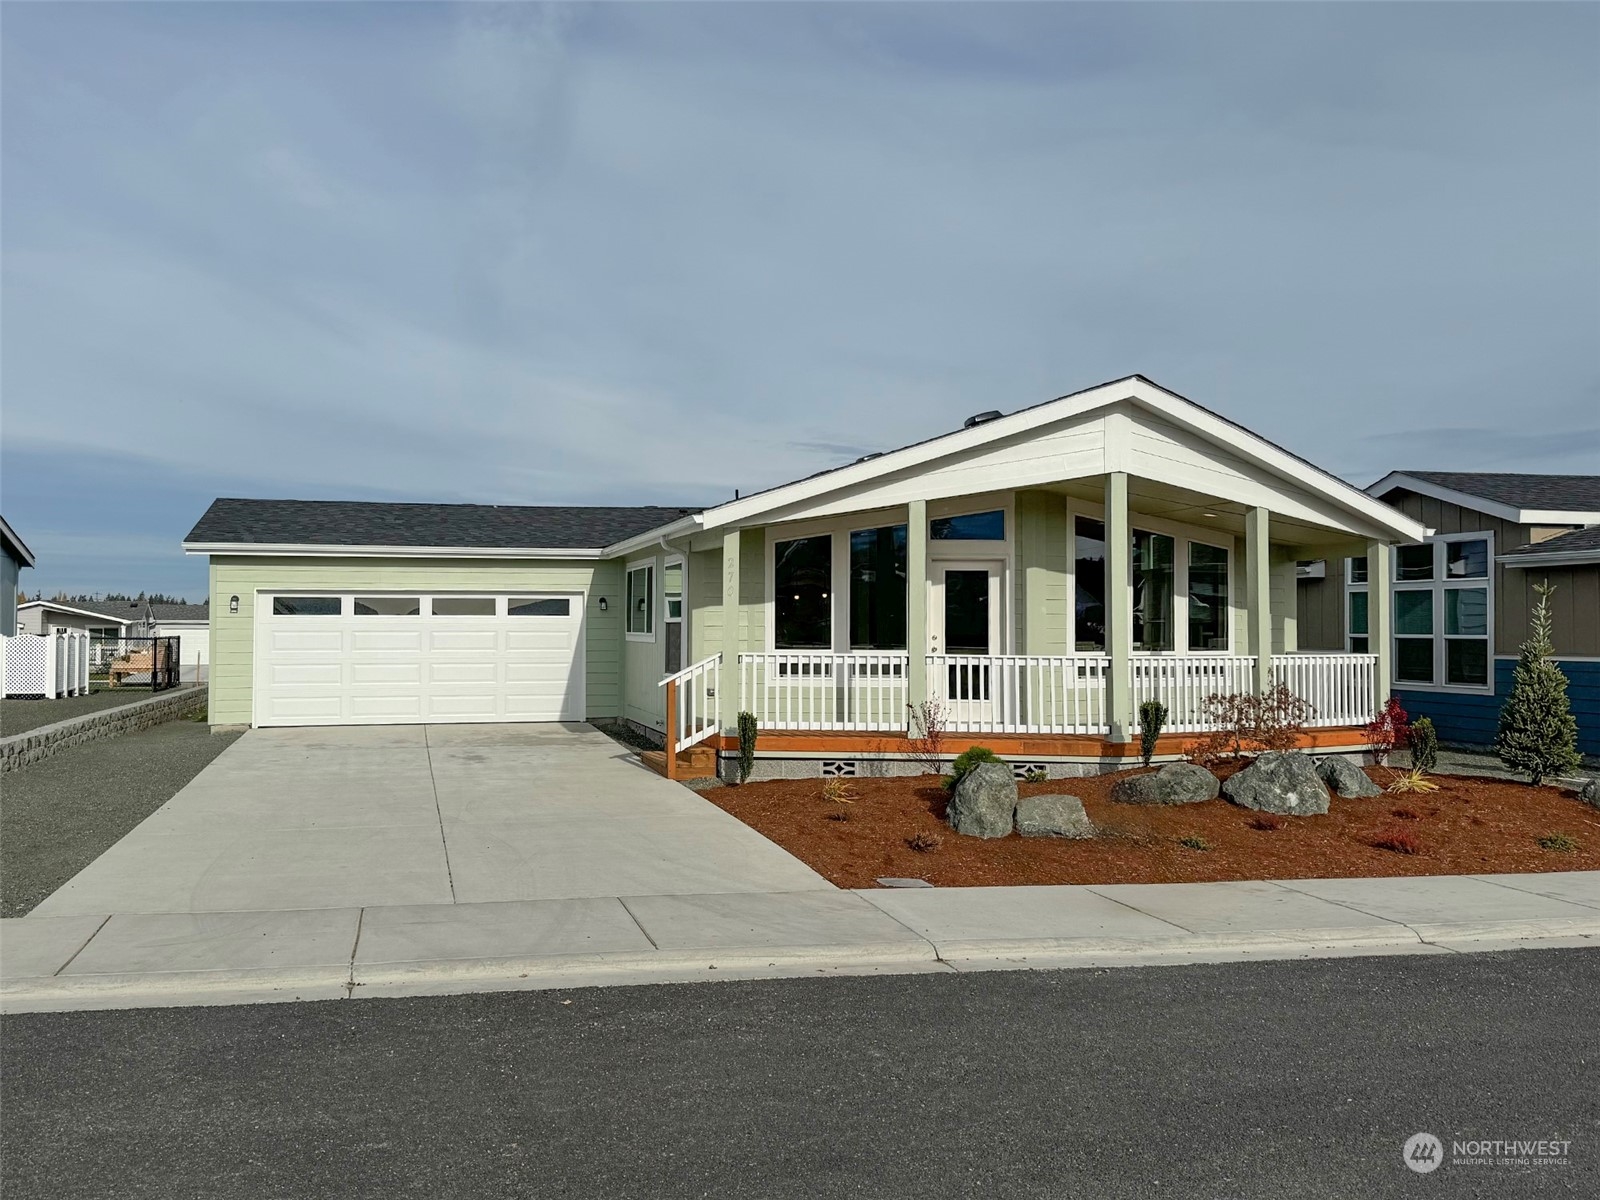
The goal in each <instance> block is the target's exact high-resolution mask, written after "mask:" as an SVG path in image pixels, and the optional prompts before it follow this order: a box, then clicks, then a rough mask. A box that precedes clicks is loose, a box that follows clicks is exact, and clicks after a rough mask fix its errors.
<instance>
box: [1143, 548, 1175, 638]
mask: <svg viewBox="0 0 1600 1200" xmlns="http://www.w3.org/2000/svg"><path fill="white" fill-rule="evenodd" d="M1174 547H1175V542H1174V540H1173V539H1172V538H1171V537H1169V536H1168V535H1166V534H1164V533H1146V532H1145V531H1144V530H1142V529H1136V530H1134V533H1133V648H1134V649H1135V650H1171V649H1172V648H1173V640H1172V638H1173V608H1174V604H1175V601H1176V597H1177V571H1176V569H1175V566H1174V561H1173V551H1174Z"/></svg>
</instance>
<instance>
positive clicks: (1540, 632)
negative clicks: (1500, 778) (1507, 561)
mask: <svg viewBox="0 0 1600 1200" xmlns="http://www.w3.org/2000/svg"><path fill="white" fill-rule="evenodd" d="M1533 590H1534V592H1535V593H1536V594H1537V595H1538V597H1539V602H1538V603H1537V604H1535V605H1534V606H1533V615H1532V627H1533V628H1532V632H1531V633H1530V634H1529V635H1528V640H1527V641H1525V642H1523V643H1522V648H1521V651H1520V653H1519V654H1518V656H1517V667H1516V670H1515V672H1514V673H1513V674H1512V676H1511V694H1510V695H1509V696H1507V697H1506V702H1505V704H1504V705H1502V706H1501V708H1500V732H1499V733H1498V734H1497V735H1496V737H1495V742H1494V748H1495V750H1496V751H1497V752H1498V753H1499V755H1500V761H1501V762H1503V763H1505V765H1506V766H1508V767H1510V768H1511V769H1512V770H1513V771H1517V772H1520V773H1522V774H1524V775H1526V776H1527V777H1528V782H1530V783H1533V784H1539V783H1542V782H1544V780H1545V778H1546V777H1547V776H1551V775H1571V774H1573V773H1575V772H1576V771H1577V770H1578V768H1579V766H1581V765H1582V762H1583V760H1582V759H1581V758H1580V757H1579V755H1578V722H1577V720H1576V719H1575V718H1574V717H1573V715H1572V706H1571V704H1569V703H1568V701H1567V677H1566V676H1565V675H1564V674H1562V671H1561V668H1560V667H1558V666H1557V665H1556V664H1555V663H1554V662H1553V661H1552V660H1551V655H1552V654H1554V653H1555V647H1554V645H1553V644H1552V642H1551V637H1550V593H1551V592H1553V591H1555V588H1553V587H1552V586H1551V585H1550V581H1549V580H1546V581H1545V582H1543V583H1541V584H1537V585H1535V586H1534V589H1533Z"/></svg>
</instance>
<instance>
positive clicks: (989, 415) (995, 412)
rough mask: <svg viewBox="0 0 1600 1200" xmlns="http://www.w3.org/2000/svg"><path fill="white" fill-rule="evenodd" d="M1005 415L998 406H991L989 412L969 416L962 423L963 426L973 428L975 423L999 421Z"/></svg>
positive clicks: (982, 423) (983, 423)
mask: <svg viewBox="0 0 1600 1200" xmlns="http://www.w3.org/2000/svg"><path fill="white" fill-rule="evenodd" d="M1003 416H1005V413H1003V412H1001V411H1000V410H999V409H998V408H991V409H990V410H989V411H988V412H981V413H978V414H976V415H975V416H971V417H968V418H967V419H966V421H964V422H963V423H962V425H961V428H963V429H971V428H972V427H973V426H974V425H985V424H987V423H988V422H990V421H998V420H999V419H1000V418H1001V417H1003Z"/></svg>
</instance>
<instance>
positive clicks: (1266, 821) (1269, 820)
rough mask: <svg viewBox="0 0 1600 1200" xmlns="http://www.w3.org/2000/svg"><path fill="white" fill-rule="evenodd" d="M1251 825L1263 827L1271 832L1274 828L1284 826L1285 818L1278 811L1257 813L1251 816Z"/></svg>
mask: <svg viewBox="0 0 1600 1200" xmlns="http://www.w3.org/2000/svg"><path fill="white" fill-rule="evenodd" d="M1249 825H1250V828H1251V829H1261V830H1265V831H1267V832H1269V833H1270V832H1271V831H1272V830H1274V829H1282V828H1283V818H1282V817H1280V816H1278V815H1277V814H1276V813H1257V814H1256V815H1255V816H1253V817H1251V818H1250V821H1249Z"/></svg>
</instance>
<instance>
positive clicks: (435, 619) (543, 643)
mask: <svg viewBox="0 0 1600 1200" xmlns="http://www.w3.org/2000/svg"><path fill="white" fill-rule="evenodd" d="M256 611H257V618H256V654H255V660H256V664H257V666H256V672H255V678H256V696H255V712H256V724H258V725H404V724H417V723H423V722H426V723H429V724H442V723H453V722H464V721H581V720H583V719H584V717H585V715H586V708H585V696H584V692H585V688H584V645H583V596H582V594H581V593H573V594H562V595H487V594H482V593H467V594H453V595H377V594H372V593H346V594H342V595H305V594H286V593H270V592H269V593H264V594H262V595H261V596H260V597H258V599H257V605H256Z"/></svg>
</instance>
